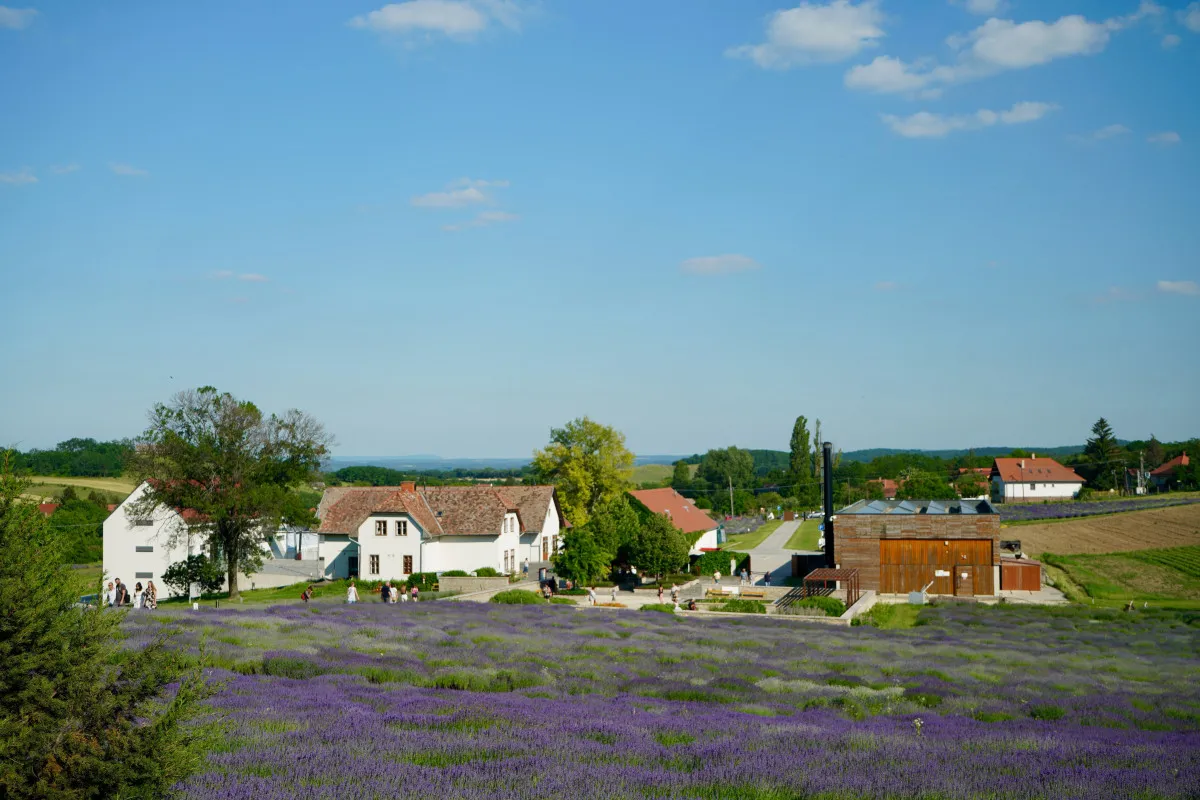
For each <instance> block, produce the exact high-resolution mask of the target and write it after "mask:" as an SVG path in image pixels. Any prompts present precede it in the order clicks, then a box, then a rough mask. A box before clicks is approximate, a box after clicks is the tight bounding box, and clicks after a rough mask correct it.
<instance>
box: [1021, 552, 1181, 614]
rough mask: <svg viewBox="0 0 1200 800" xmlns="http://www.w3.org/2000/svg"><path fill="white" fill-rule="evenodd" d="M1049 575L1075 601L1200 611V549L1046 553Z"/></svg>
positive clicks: (1116, 605) (1045, 559)
mask: <svg viewBox="0 0 1200 800" xmlns="http://www.w3.org/2000/svg"><path fill="white" fill-rule="evenodd" d="M1042 559H1043V562H1044V563H1045V564H1046V566H1047V573H1048V575H1049V576H1050V577H1051V578H1052V579H1053V580H1054V583H1055V584H1056V585H1057V586H1058V588H1059V589H1061V590H1062V591H1063V593H1064V594H1066V595H1067V597H1069V598H1070V599H1072V600H1074V601H1076V602H1082V603H1089V604H1093V605H1099V606H1109V607H1119V606H1124V605H1126V604H1127V603H1129V601H1131V600H1132V601H1133V602H1134V603H1135V604H1136V605H1138V606H1141V605H1142V604H1144V603H1148V604H1149V605H1151V606H1154V607H1159V608H1163V607H1167V608H1184V609H1189V608H1200V546H1190V547H1170V548H1164V549H1157V550H1135V551H1133V552H1129V553H1108V554H1104V555H1075V556H1058V555H1053V554H1051V553H1046V554H1045V555H1044V556H1043V557H1042Z"/></svg>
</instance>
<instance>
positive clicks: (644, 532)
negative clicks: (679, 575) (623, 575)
mask: <svg viewBox="0 0 1200 800" xmlns="http://www.w3.org/2000/svg"><path fill="white" fill-rule="evenodd" d="M687 560H688V544H687V542H686V541H685V540H684V538H683V534H682V533H681V532H680V531H679V529H678V528H676V527H675V526H674V525H672V524H671V521H670V520H669V519H667V518H666V516H665V515H663V514H647V515H646V517H645V518H644V520H643V522H642V525H641V528H640V529H639V530H638V533H637V537H636V538H635V539H634V541H633V543H632V544H631V546H630V548H629V563H631V564H633V566H635V567H637V568H638V569H639V570H641V571H642V574H644V575H666V574H668V573H671V572H675V571H677V570H680V569H683V568H684V567H685V566H687Z"/></svg>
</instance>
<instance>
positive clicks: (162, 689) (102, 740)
mask: <svg viewBox="0 0 1200 800" xmlns="http://www.w3.org/2000/svg"><path fill="white" fill-rule="evenodd" d="M25 488H27V485H26V484H25V483H24V482H22V481H20V480H18V479H17V478H15V477H14V476H13V474H12V472H11V470H10V469H9V460H8V459H7V458H5V461H4V465H3V467H0V797H6V798H56V799H57V800H77V799H78V800H83V799H84V798H96V797H108V796H111V797H122V798H126V797H128V798H158V797H166V796H169V794H170V788H171V786H172V785H173V784H175V783H176V782H178V781H179V780H181V779H182V778H184V777H186V776H187V775H188V773H190V772H191V771H192V770H193V769H194V768H195V767H197V766H198V765H199V763H200V761H201V758H202V751H203V745H204V744H205V742H206V740H207V738H208V729H206V728H205V727H202V726H196V725H195V724H191V722H190V721H191V720H192V719H193V718H194V717H195V716H196V715H197V714H198V713H199V712H200V710H201V703H202V702H203V700H204V699H205V698H206V697H207V696H208V695H209V694H210V693H211V692H210V690H209V688H208V687H207V686H206V685H205V683H204V682H203V678H202V677H201V674H200V671H199V669H198V668H197V669H193V670H188V669H186V668H185V667H184V666H183V664H182V661H181V657H180V656H179V654H178V653H177V652H176V651H174V650H173V649H171V648H169V647H168V646H167V643H166V641H165V640H163V639H159V640H157V641H155V642H154V643H152V644H151V645H149V646H148V647H146V648H145V649H141V650H138V651H136V652H133V651H127V650H125V649H123V647H122V645H121V639H122V638H123V637H122V636H121V632H120V625H121V619H122V617H123V616H124V614H123V613H122V612H119V611H113V610H110V609H99V610H95V609H93V610H84V609H81V608H78V607H77V606H76V603H77V601H78V599H79V596H80V594H81V593H82V592H83V590H84V588H85V587H84V585H83V584H82V582H81V581H80V579H79V578H78V577H76V576H75V574H74V573H73V572H72V571H71V570H69V569H63V567H62V561H63V554H62V540H61V537H60V536H59V535H58V533H57V532H55V531H54V530H53V529H52V528H51V527H50V526H49V525H48V524H47V523H46V522H45V520H44V519H43V517H42V515H41V514H40V513H39V512H38V509H37V507H36V506H35V505H33V504H31V503H28V502H26V501H24V500H22V499H21V493H22V491H24V490H25ZM174 681H179V683H178V688H177V691H175V692H174V694H172V695H170V696H167V695H166V690H167V687H168V685H169V684H171V683H172V682H174Z"/></svg>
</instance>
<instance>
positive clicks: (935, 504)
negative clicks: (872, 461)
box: [837, 500, 1000, 516]
mask: <svg viewBox="0 0 1200 800" xmlns="http://www.w3.org/2000/svg"><path fill="white" fill-rule="evenodd" d="M837 513H838V516H841V515H842V514H892V515H908V514H998V513H1000V512H998V511H997V510H996V508H995V507H994V506H993V505H992V504H991V503H990V502H988V501H987V500H859V501H858V502H857V503H853V504H851V505H849V506H846V507H845V508H843V509H842V510H841V511H839V512H837Z"/></svg>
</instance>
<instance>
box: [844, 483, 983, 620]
mask: <svg viewBox="0 0 1200 800" xmlns="http://www.w3.org/2000/svg"><path fill="white" fill-rule="evenodd" d="M833 531H834V539H835V542H836V552H835V558H836V560H837V566H838V567H839V568H841V569H857V570H858V571H859V580H860V583H861V587H862V589H874V590H875V591H877V592H879V593H880V594H906V593H908V592H916V591H920V590H921V589H923V588H925V586H927V585H929V589H928V592H929V593H930V594H943V595H957V596H959V597H974V596H977V595H979V596H989V595H994V594H996V593H997V592H998V591H999V589H1000V549H999V539H1000V514H999V513H998V512H997V511H996V509H995V508H994V507H993V506H992V504H991V503H990V502H989V501H987V500H860V501H859V502H857V503H854V504H853V505H851V506H848V507H846V508H843V509H842V510H841V511H838V512H837V515H836V516H835V517H834V523H833ZM930 584H932V585H930Z"/></svg>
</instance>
